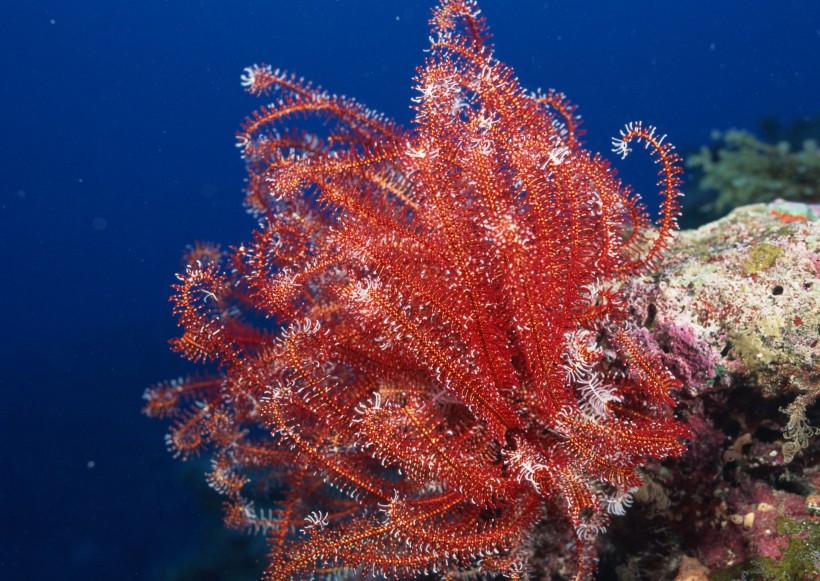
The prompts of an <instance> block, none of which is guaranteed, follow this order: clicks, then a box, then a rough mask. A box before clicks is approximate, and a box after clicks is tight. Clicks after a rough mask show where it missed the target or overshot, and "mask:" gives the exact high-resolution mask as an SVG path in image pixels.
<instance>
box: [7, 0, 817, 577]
mask: <svg viewBox="0 0 820 581" xmlns="http://www.w3.org/2000/svg"><path fill="white" fill-rule="evenodd" d="M430 4H431V2H426V1H425V2H418V1H407V2H404V1H401V2H400V1H398V0H394V1H392V2H391V1H389V0H388V1H386V0H356V1H354V0H344V1H331V0H302V1H294V2H282V1H278V0H267V1H263V0H256V1H249V0H242V1H240V0H233V1H230V2H227V1H226V2H216V1H215V0H211V1H203V0H189V1H183V0H177V1H158V0H142V1H140V2H135V1H133V0H106V1H101V0H97V1H94V0H77V1H75V2H66V1H56V0H52V1H44V0H25V1H23V0H6V1H4V2H2V5H0V138H1V139H2V153H0V260H1V261H2V262H0V264H1V265H2V268H1V269H0V277H2V279H0V306H2V315H0V321H1V322H0V331H2V332H0V386H1V387H2V390H0V460H2V462H1V463H0V578H2V579H45V578H51V579H109V578H111V579H113V578H140V579H145V578H154V577H156V576H158V575H159V574H160V572H161V571H163V570H164V569H166V565H167V564H169V563H172V562H173V561H175V560H176V559H179V558H184V556H185V555H186V554H193V552H194V551H195V550H196V548H197V547H198V546H200V545H201V542H202V537H203V536H207V535H208V534H211V532H209V531H210V530H211V529H209V526H210V523H211V521H210V520H203V519H204V517H203V510H202V508H201V505H200V501H199V499H198V495H197V493H195V492H194V489H193V487H192V486H191V485H190V483H188V482H185V479H184V478H183V477H182V475H184V474H186V469H185V468H184V467H183V466H181V465H179V464H178V463H177V462H175V461H173V460H171V459H170V458H169V457H168V454H167V453H166V452H165V450H164V446H163V442H162V436H163V433H164V429H165V425H164V424H163V423H162V422H156V421H149V420H147V419H145V418H143V417H142V416H140V415H139V408H140V405H141V400H140V396H141V394H142V391H143V389H144V388H145V387H146V386H147V385H148V384H150V383H152V382H154V381H157V380H160V379H163V378H167V377H173V376H176V375H179V374H180V373H183V372H184V371H186V370H187V367H186V366H185V365H184V364H183V363H182V362H181V361H179V360H178V359H177V358H176V357H175V356H174V355H172V354H170V353H169V352H168V347H167V344H166V341H167V339H168V338H169V337H171V336H173V335H174V334H175V333H176V330H175V327H174V323H173V321H172V319H171V317H170V313H169V305H168V302H167V297H168V294H169V288H168V286H169V285H170V284H171V282H172V281H173V273H174V272H175V271H176V270H177V269H178V267H179V257H180V254H181V252H182V250H183V248H184V247H185V245H186V244H189V243H191V242H193V241H195V240H213V241H219V242H222V243H223V244H234V243H238V242H240V241H241V240H243V239H246V238H247V237H248V235H249V232H250V230H251V228H252V227H253V222H252V220H251V219H250V218H249V217H248V216H247V215H246V214H245V213H244V212H243V209H242V205H241V199H242V195H241V188H242V179H243V168H242V163H241V161H240V159H239V155H238V152H237V150H236V149H235V148H234V145H233V144H234V138H233V133H234V131H235V130H236V128H237V126H238V124H239V122H240V121H241V119H242V118H243V117H244V115H246V114H247V113H249V112H250V111H251V110H252V109H253V108H254V107H255V106H256V105H257V104H258V102H257V101H256V100H255V99H253V98H251V97H249V96H247V95H245V94H244V93H243V92H242V91H241V89H240V86H239V75H240V73H241V71H242V68H243V67H245V66H248V65H250V64H252V63H255V62H262V61H264V62H268V63H271V64H273V65H275V66H281V67H283V68H287V69H289V70H292V71H296V72H298V73H300V74H302V75H304V76H305V77H307V78H309V79H312V80H314V81H315V82H317V83H319V84H321V85H322V86H324V87H325V88H327V89H329V90H331V91H333V92H338V93H344V94H347V95H351V96H355V97H356V98H357V99H359V100H360V101H362V102H364V103H366V104H367V105H369V106H370V107H372V108H375V109H379V110H382V111H384V112H386V113H388V114H390V115H392V116H394V117H396V118H398V119H399V120H400V121H402V122H405V123H406V122H408V121H409V119H410V110H409V99H410V97H411V96H412V95H413V91H412V82H411V77H412V75H413V72H414V68H415V67H416V66H417V65H419V64H420V63H421V62H422V59H423V56H424V55H423V53H422V50H423V49H424V48H425V47H426V45H427V36H428V31H427V20H428V17H429V8H430ZM482 7H483V9H484V12H485V14H486V15H487V16H488V18H489V21H490V26H491V28H492V31H493V33H494V41H495V44H496V47H497V55H498V56H499V57H500V58H501V59H502V60H504V61H505V62H507V63H509V64H511V65H512V66H513V67H514V68H515V69H516V71H517V73H518V75H519V78H520V79H521V80H522V82H523V84H524V85H525V86H528V87H530V88H533V89H534V88H536V87H539V86H540V87H542V88H544V89H546V88H549V87H555V88H557V89H560V90H562V91H564V92H566V93H567V94H568V95H569V97H570V98H571V99H572V100H573V101H574V102H575V103H577V104H578V105H579V106H580V113H581V114H582V115H583V116H584V118H585V120H586V122H585V127H586V129H587V130H588V131H589V133H588V135H587V142H588V143H589V144H590V146H591V147H593V148H594V149H599V150H604V151H607V150H608V147H609V145H608V144H609V138H610V136H611V135H613V134H614V133H615V132H616V131H617V129H618V128H620V126H622V125H623V124H624V123H625V122H627V121H629V120H634V119H642V120H644V121H646V122H651V123H653V124H656V125H658V126H659V127H661V128H662V130H663V131H664V132H666V133H668V134H669V135H670V138H671V139H672V140H673V141H674V142H675V143H677V144H678V145H679V146H681V147H683V148H685V147H688V146H696V145H698V144H701V143H705V142H707V141H708V139H709V132H710V130H712V129H715V128H717V129H725V128H728V127H732V126H735V127H746V128H754V127H755V126H756V123H757V120H758V119H759V118H760V117H761V116H777V117H779V118H781V119H782V120H783V121H784V122H789V121H792V120H795V119H798V118H800V117H809V116H816V115H818V114H820V100H819V99H820V79H819V77H818V74H820V66H819V65H818V62H820V60H818V55H820V3H818V2H817V1H816V0H805V1H780V2H771V1H768V0H767V1H763V0H757V1H755V0H746V1H743V2H741V1H739V0H736V1H732V2H726V1H724V2H720V1H715V0H711V1H693V2H675V3H672V2H669V3H666V2H657V1H653V2H650V1H646V0H637V1H632V2H612V1H610V0H595V1H588V2H583V3H581V2H567V1H563V2H557V1H549V2H547V1H544V0H541V1H535V0H526V1H524V0H519V1H511V0H510V1H506V2H502V1H489V0H487V1H485V2H483V3H482ZM636 157H639V156H636ZM645 161H646V160H645V159H644V160H640V159H639V162H641V164H642V165H638V166H637V167H636V169H634V170H633V169H632V168H631V167H628V168H627V170H628V171H627V176H628V177H631V176H632V175H633V174H634V175H636V176H637V175H642V176H643V177H640V178H636V179H638V184H639V185H642V186H645V184H649V183H651V182H652V181H653V180H652V179H651V178H652V173H651V172H652V171H653V170H652V169H651V166H650V165H649V164H648V163H645ZM646 176H648V177H646ZM641 189H642V188H641ZM648 197H651V196H648ZM197 471H198V468H197ZM197 479H198V477H197ZM194 480H196V479H194Z"/></svg>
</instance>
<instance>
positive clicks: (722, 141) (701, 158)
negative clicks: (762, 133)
mask: <svg viewBox="0 0 820 581" xmlns="http://www.w3.org/2000/svg"><path fill="white" fill-rule="evenodd" d="M712 139H713V140H714V141H715V146H714V147H711V148H710V147H706V146H704V147H702V148H701V150H700V152H699V153H697V154H694V155H691V156H689V157H688V158H687V160H686V165H687V167H689V168H690V169H693V170H699V171H700V172H702V175H701V179H700V181H699V188H700V189H701V190H712V191H715V192H716V194H717V197H716V198H715V199H714V200H713V201H711V202H710V203H708V204H706V205H704V206H703V207H702V208H701V211H702V212H704V213H705V214H707V215H709V216H712V217H716V216H721V215H723V214H724V213H725V212H727V211H729V210H731V209H732V208H736V207H739V206H743V205H746V204H752V203H766V202H771V201H773V200H774V199H776V198H783V199H786V200H792V201H799V202H817V201H820V150H818V147H817V141H815V140H813V139H806V140H805V141H803V143H802V147H801V148H800V149H797V150H796V151H795V150H793V148H792V146H791V145H790V144H789V142H788V141H779V142H778V143H777V144H776V145H770V144H768V143H764V142H762V141H760V140H759V139H757V138H756V137H755V136H754V135H752V134H751V133H750V132H748V131H741V130H737V129H731V130H729V131H726V132H725V133H721V132H719V131H715V132H713V134H712Z"/></svg>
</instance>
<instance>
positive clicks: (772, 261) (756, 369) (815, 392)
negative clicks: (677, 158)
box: [603, 200, 820, 581]
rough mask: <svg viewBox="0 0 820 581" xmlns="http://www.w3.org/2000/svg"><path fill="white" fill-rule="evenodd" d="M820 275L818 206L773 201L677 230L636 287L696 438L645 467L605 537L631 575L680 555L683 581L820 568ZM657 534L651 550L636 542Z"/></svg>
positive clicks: (776, 575) (665, 565)
mask: <svg viewBox="0 0 820 581" xmlns="http://www.w3.org/2000/svg"><path fill="white" fill-rule="evenodd" d="M819 275H820V221H818V219H817V208H816V207H812V206H809V205H805V204H798V203H790V202H784V201H782V200H777V201H775V202H773V203H771V204H768V205H764V204H756V205H752V206H746V207H742V208H739V209H736V210H734V211H733V212H732V213H731V214H729V215H728V216H727V217H725V218H723V219H721V220H719V221H716V222H713V223H710V224H707V225H705V226H703V227H701V228H699V229H697V230H692V231H684V232H681V233H680V235H679V237H678V239H677V240H676V242H675V243H674V244H673V246H672V248H671V251H670V255H669V257H668V259H667V262H666V264H665V269H664V271H663V273H661V274H658V275H657V276H654V277H651V278H642V279H640V280H637V281H633V282H632V283H630V285H629V290H628V301H629V303H630V309H631V314H632V316H633V317H635V319H636V320H637V321H642V322H644V323H645V324H646V327H647V331H646V335H645V337H644V340H645V341H646V342H647V343H648V344H649V345H652V346H653V347H656V348H659V349H660V350H661V351H662V352H663V353H664V355H663V357H662V359H663V360H664V362H665V363H666V364H667V365H668V366H669V367H670V369H672V370H673V372H674V373H675V374H676V375H677V376H678V377H680V378H681V379H682V380H683V383H684V385H685V386H686V394H685V395H684V396H683V397H682V399H683V401H682V403H681V406H680V410H681V411H682V413H683V415H684V417H685V418H686V421H687V422H688V424H689V426H690V428H691V429H692V432H693V434H694V438H693V444H692V446H691V448H690V450H689V451H688V452H687V454H686V455H685V456H684V457H683V458H680V459H677V460H673V461H667V462H665V463H663V464H660V463H655V464H652V465H650V466H649V467H647V469H646V471H645V478H646V481H645V484H644V486H643V487H642V488H641V489H640V490H639V491H638V493H637V494H636V506H635V508H634V510H633V511H632V512H630V515H629V519H623V521H621V522H619V523H616V528H615V529H613V530H612V531H611V534H610V535H609V536H608V537H607V542H608V543H609V544H608V546H607V550H606V551H605V554H604V555H605V556H604V557H603V558H604V562H605V563H606V562H607V560H608V559H609V560H612V559H613V557H612V555H617V554H622V555H625V556H624V557H623V558H622V559H621V561H622V562H618V561H617V560H616V561H615V564H613V566H612V567H611V568H612V569H614V570H615V571H617V573H618V574H619V576H620V578H621V579H622V580H626V579H655V578H664V577H665V578H671V577H672V576H673V575H674V572H675V568H676V567H677V566H678V563H680V566H679V571H678V576H677V579H678V580H679V581H682V580H684V579H690V578H694V579H700V578H705V577H704V575H705V574H706V573H704V571H706V572H708V574H709V579H715V580H723V579H726V580H728V579H755V580H758V579H761V580H762V579H771V580H780V579H789V580H792V579H796V580H800V579H807V580H808V579H817V577H818V575H820V517H818V514H820V513H819V512H818V501H820V497H818V496H817V495H818V492H819V491H820V470H818V468H817V463H818V460H820V437H818V436H817V432H818V430H817V427H818V426H820V418H819V417H818V416H820V414H818V408H820V405H818V398H819V397H820V368H818V363H820V345H818V343H820V276H819ZM647 530H651V531H653V532H654V533H655V545H654V548H653V549H652V550H651V551H647V550H646V548H645V547H635V546H630V545H628V539H629V538H630V537H631V536H632V535H635V534H638V533H637V531H647ZM644 534H645V533H644ZM606 555H610V556H609V557H607V556H606ZM684 559H685V560H684ZM693 559H694V561H693ZM693 563H694V564H693ZM695 565H696V566H695ZM693 571H694V572H693Z"/></svg>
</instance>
